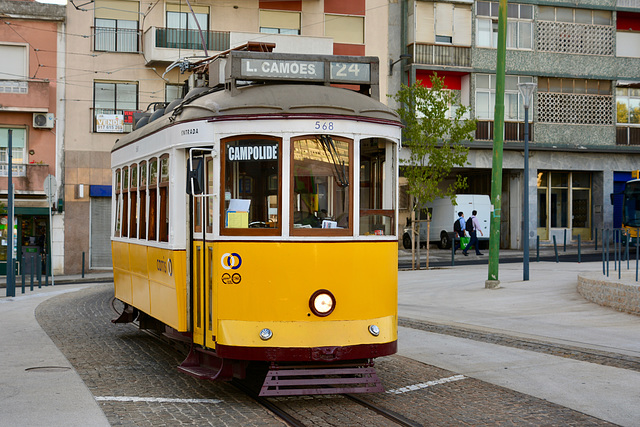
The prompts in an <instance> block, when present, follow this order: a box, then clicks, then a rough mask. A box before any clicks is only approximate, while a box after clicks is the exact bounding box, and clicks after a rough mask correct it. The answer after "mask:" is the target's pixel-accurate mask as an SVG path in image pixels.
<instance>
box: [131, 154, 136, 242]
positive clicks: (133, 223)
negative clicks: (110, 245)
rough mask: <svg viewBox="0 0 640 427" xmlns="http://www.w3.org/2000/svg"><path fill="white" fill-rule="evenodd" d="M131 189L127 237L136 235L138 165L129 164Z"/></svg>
mask: <svg viewBox="0 0 640 427" xmlns="http://www.w3.org/2000/svg"><path fill="white" fill-rule="evenodd" d="M130 171H131V177H130V178H131V179H130V181H131V189H130V191H129V195H130V197H131V216H130V218H131V225H130V227H129V230H130V233H129V237H131V238H134V239H135V238H136V237H138V165H135V164H134V165H131V168H130Z"/></svg>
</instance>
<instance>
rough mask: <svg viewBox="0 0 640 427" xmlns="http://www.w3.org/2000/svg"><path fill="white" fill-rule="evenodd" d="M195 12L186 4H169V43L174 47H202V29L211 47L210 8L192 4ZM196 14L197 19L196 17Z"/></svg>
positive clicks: (168, 44) (169, 45)
mask: <svg viewBox="0 0 640 427" xmlns="http://www.w3.org/2000/svg"><path fill="white" fill-rule="evenodd" d="M192 7H193V12H194V13H193V14H192V13H191V11H190V10H189V9H188V8H187V7H186V6H184V5H176V4H167V34H166V38H167V44H166V47H169V48H173V49H202V39H201V38H200V31H199V30H198V26H199V27H200V30H202V31H204V32H205V38H204V39H205V43H207V48H209V42H208V37H207V35H208V31H209V8H208V7H207V6H195V5H194V6H192ZM194 15H195V19H194Z"/></svg>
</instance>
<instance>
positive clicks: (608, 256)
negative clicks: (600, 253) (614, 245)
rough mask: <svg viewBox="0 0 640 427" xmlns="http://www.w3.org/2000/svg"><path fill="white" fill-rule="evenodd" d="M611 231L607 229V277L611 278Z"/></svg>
mask: <svg viewBox="0 0 640 427" xmlns="http://www.w3.org/2000/svg"><path fill="white" fill-rule="evenodd" d="M609 240H611V239H610V237H609V229H608V228H607V277H609V260H610V258H611V244H610V242H609Z"/></svg>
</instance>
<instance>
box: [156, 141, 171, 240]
mask: <svg viewBox="0 0 640 427" xmlns="http://www.w3.org/2000/svg"><path fill="white" fill-rule="evenodd" d="M158 185H159V187H160V219H159V225H160V234H159V237H160V239H159V240H160V241H161V242H168V241H169V155H168V154H166V155H164V156H162V157H161V158H160V183H159V184H158Z"/></svg>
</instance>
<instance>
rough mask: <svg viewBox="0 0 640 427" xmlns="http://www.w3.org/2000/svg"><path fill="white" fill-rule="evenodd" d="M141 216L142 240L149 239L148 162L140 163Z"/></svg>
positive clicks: (139, 223)
mask: <svg viewBox="0 0 640 427" xmlns="http://www.w3.org/2000/svg"><path fill="white" fill-rule="evenodd" d="M139 171H140V172H139V174H140V215H139V217H138V218H139V221H138V226H139V229H140V238H141V239H146V238H147V162H140V167H139Z"/></svg>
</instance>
